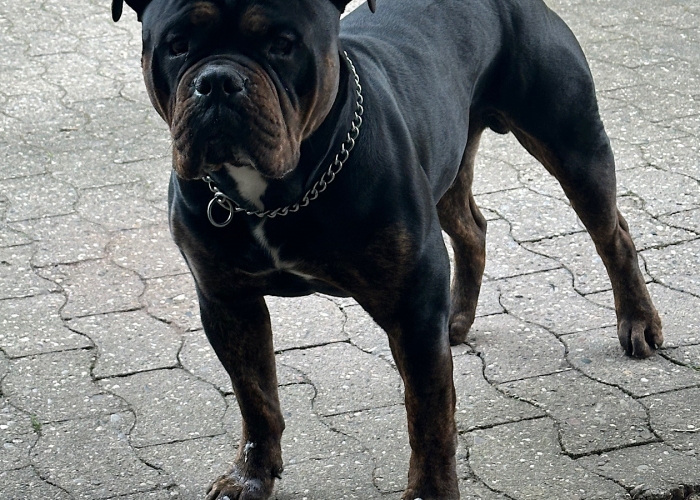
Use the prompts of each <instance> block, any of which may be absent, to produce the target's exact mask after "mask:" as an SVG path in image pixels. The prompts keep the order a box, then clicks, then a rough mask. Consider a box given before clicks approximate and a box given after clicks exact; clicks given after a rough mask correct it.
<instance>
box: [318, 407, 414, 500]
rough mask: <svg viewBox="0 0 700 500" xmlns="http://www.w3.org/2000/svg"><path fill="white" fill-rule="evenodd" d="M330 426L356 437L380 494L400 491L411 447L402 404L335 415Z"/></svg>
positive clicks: (402, 487)
mask: <svg viewBox="0 0 700 500" xmlns="http://www.w3.org/2000/svg"><path fill="white" fill-rule="evenodd" d="M328 421H329V423H330V425H331V427H332V428H333V429H337V430H338V431H339V432H341V433H343V434H347V435H348V436H351V437H352V438H354V439H356V440H358V441H359V442H360V443H362V445H363V446H364V448H365V449H366V450H367V451H368V452H369V453H370V455H371V456H372V458H373V460H374V463H375V464H376V469H375V470H374V474H373V476H374V484H375V485H376V486H377V488H379V490H380V491H381V492H383V493H387V492H396V491H403V490H404V489H405V488H406V472H407V471H408V460H409V457H410V456H411V447H410V445H409V443H408V428H407V424H406V408H405V407H404V406H403V405H399V406H391V407H388V408H378V409H374V410H366V411H361V412H355V413H346V414H344V415H337V416H335V417H331V418H329V419H328Z"/></svg>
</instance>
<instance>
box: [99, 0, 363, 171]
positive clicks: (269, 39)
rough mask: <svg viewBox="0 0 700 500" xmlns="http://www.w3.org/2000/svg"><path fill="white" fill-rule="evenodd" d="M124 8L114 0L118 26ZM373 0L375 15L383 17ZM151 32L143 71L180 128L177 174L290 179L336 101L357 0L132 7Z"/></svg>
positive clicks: (136, 3) (173, 127) (143, 0)
mask: <svg viewBox="0 0 700 500" xmlns="http://www.w3.org/2000/svg"><path fill="white" fill-rule="evenodd" d="M123 1H124V0H113V1H112V17H113V18H114V20H115V21H116V20H118V19H119V17H120V16H121V13H122V7H123ZM374 1H375V0H370V8H372V9H374ZM126 3H127V4H128V5H129V6H130V7H131V8H133V9H134V10H135V11H136V13H137V15H138V19H139V20H140V21H141V22H142V25H143V55H142V66H143V73H144V78H145V80H146V87H147V89H148V94H149V97H150V98H151V102H152V103H153V106H154V107H155V108H156V110H157V111H158V113H159V114H160V115H161V116H162V117H163V119H164V120H165V121H166V122H167V123H168V125H169V126H170V132H171V135H172V139H173V168H174V169H175V171H176V173H177V174H178V175H179V176H180V177H181V178H183V179H196V178H200V177H202V176H204V175H206V174H207V173H208V172H211V171H215V170H218V169H219V168H221V167H222V166H223V165H228V166H233V167H236V166H247V167H253V168H255V169H256V170H258V171H259V172H260V173H261V174H262V175H264V176H266V177H271V178H281V177H283V176H284V175H285V174H287V173H288V172H290V171H291V170H292V169H294V167H295V166H296V165H297V163H298V161H299V148H300V144H301V142H302V141H303V140H304V139H306V138H308V137H309V136H310V135H311V134H312V133H313V132H314V131H315V130H316V129H317V128H318V126H319V125H320V124H321V122H322V121H323V119H324V118H325V117H326V115H327V114H328V112H329V111H330V109H331V106H332V105H333V102H334V100H335V98H336V93H337V89H338V81H339V71H340V69H339V68H340V62H339V55H338V42H337V37H338V31H339V19H340V13H341V12H342V11H343V10H344V9H345V7H346V5H347V4H348V3H349V1H347V0H126Z"/></svg>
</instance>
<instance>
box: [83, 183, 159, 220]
mask: <svg viewBox="0 0 700 500" xmlns="http://www.w3.org/2000/svg"><path fill="white" fill-rule="evenodd" d="M116 207H119V209H117V208H116ZM76 208H77V210H78V212H79V213H80V215H81V216H82V217H83V218H84V219H85V220H88V221H90V222H94V223H96V224H101V225H102V226H103V227H104V228H105V229H107V230H109V231H118V230H122V229H137V228H140V227H144V226H148V225H152V224H162V223H164V222H165V221H166V220H167V214H165V213H164V212H162V211H160V210H158V209H156V208H155V207H153V206H152V205H151V204H150V203H149V202H148V201H146V200H144V188H143V187H142V186H140V185H135V184H123V185H118V186H106V187H102V188H95V189H86V190H84V191H83V192H82V194H81V197H80V202H79V203H78V204H77V207H76Z"/></svg>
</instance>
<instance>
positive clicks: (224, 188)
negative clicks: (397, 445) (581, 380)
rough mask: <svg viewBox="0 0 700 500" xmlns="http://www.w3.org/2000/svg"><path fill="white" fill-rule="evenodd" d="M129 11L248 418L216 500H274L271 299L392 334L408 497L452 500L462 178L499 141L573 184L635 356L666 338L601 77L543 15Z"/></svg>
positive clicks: (249, 0) (186, 222)
mask: <svg viewBox="0 0 700 500" xmlns="http://www.w3.org/2000/svg"><path fill="white" fill-rule="evenodd" d="M122 2H123V0H113V5H112V13H113V17H114V19H115V20H117V19H118V18H119V17H120V15H121V14H122V8H123V5H122ZM126 3H127V4H128V5H129V6H130V7H131V8H132V9H133V10H135V11H136V13H137V15H138V18H139V20H140V21H141V22H142V26H143V58H142V61H143V74H144V78H145V81H146V86H147V89H148V94H149V96H150V98H151V101H152V103H153V106H154V107H155V108H156V110H157V111H158V113H159V114H160V115H161V116H162V118H163V119H164V120H165V121H166V122H167V123H168V125H169V127H170V132H171V135H172V143H173V174H172V176H171V181H170V189H169V208H170V228H171V231H172V235H173V238H174V239H175V242H176V243H177V245H178V246H179V248H180V250H181V251H182V254H183V255H184V257H185V259H186V260H187V263H188V265H189V267H190V269H191V271H192V274H193V276H194V279H195V283H196V286H197V293H198V297H199V303H200V308H201V317H202V323H203V325H204V330H205V332H206V334H207V337H208V338H209V341H210V342H211V345H212V346H213V348H214V350H215V351H216V354H217V356H218V357H219V359H220V360H221V363H222V364H223V366H224V367H225V368H226V370H227V371H228V373H229V375H230V376H231V380H232V382H233V387H234V389H235V392H236V398H237V400H238V402H239V405H240V409H241V414H242V417H243V429H242V439H241V443H240V446H239V450H238V454H237V455H236V457H235V458H234V459H233V464H232V466H231V469H230V470H229V471H228V472H226V473H225V474H224V475H222V476H221V477H219V478H218V479H216V480H215V481H214V483H213V484H212V486H211V489H210V490H209V492H208V493H207V497H206V498H207V499H209V500H214V499H223V498H225V497H228V498H229V499H230V500H235V499H241V500H263V499H267V498H269V497H270V496H271V494H272V489H273V485H274V481H275V478H277V477H280V475H281V473H282V467H283V465H282V454H281V449H280V439H281V436H282V432H283V430H284V421H283V418H282V413H281V411H280V405H279V399H278V396H277V379H276V375H275V358H274V350H273V345H272V332H271V329H270V319H269V315H268V311H267V307H266V305H265V300H264V296H265V295H279V296H299V295H305V294H309V293H314V292H323V293H327V294H333V295H339V296H350V297H353V298H355V299H356V300H357V302H359V303H360V304H361V305H362V306H363V307H364V308H365V309H366V310H367V311H368V312H369V314H370V315H371V316H372V317H373V318H374V319H375V321H376V322H377V323H378V324H379V325H380V326H381V327H382V328H384V330H386V332H387V334H388V336H389V341H390V345H391V350H392V353H393V355H394V358H395V360H396V365H397V367H398V369H399V371H400V373H401V377H402V379H403V382H404V386H405V394H406V411H407V414H408V430H409V436H410V445H411V458H410V463H409V470H408V486H407V489H406V491H405V492H404V495H403V498H404V499H409V500H414V499H416V498H421V499H423V500H436V499H441V500H443V499H456V498H459V492H458V488H457V474H456V466H455V443H456V430H455V422H454V409H455V392H454V386H453V383H452V358H451V354H450V344H457V343H460V342H464V340H465V338H466V336H467V332H468V331H469V328H470V326H471V324H472V322H473V320H474V313H475V308H476V304H477V298H478V295H479V287H480V285H481V278H482V273H483V271H484V263H485V248H484V244H485V237H486V221H485V220H484V217H483V216H482V215H481V213H480V212H479V208H478V207H477V206H476V203H475V201H474V197H473V195H472V192H471V183H472V179H473V175H474V171H473V165H474V157H475V155H476V151H477V148H478V143H479V137H480V135H481V133H482V132H483V131H484V130H485V129H487V128H490V129H492V130H494V131H496V132H498V133H509V132H512V133H513V134H514V135H515V136H516V137H517V139H518V141H520V143H521V144H522V145H523V146H524V147H525V148H526V149H527V150H528V151H529V152H530V153H531V154H532V155H533V156H535V157H536V158H537V159H538V160H539V161H540V162H541V163H542V164H543V165H544V166H545V167H546V170H548V171H549V173H551V174H552V175H554V176H555V177H556V178H557V179H558V180H559V182H560V183H561V185H562V187H563V188H564V191H565V193H566V195H567V196H568V198H569V200H570V201H571V205H572V206H573V208H574V210H575V211H576V213H577V214H578V216H579V217H580V219H581V221H582V222H583V224H584V225H585V226H586V228H587V229H588V232H589V233H590V235H591V237H592V238H593V241H594V243H595V246H596V249H597V251H598V253H599V254H600V256H601V258H602V259H603V262H604V263H605V266H606V268H607V271H608V274H609V276H610V280H611V282H612V288H613V292H614V295H615V309H616V313H617V324H618V335H619V338H620V343H621V344H622V347H623V348H624V350H625V351H626V352H627V353H628V354H629V355H631V356H638V357H647V356H650V355H651V354H652V353H653V352H654V350H655V349H656V348H657V347H658V346H660V345H661V343H662V342H663V337H662V333H661V322H660V320H659V317H658V314H657V312H656V310H655V308H654V305H653V304H652V301H651V298H650V297H649V294H648V292H647V289H646V286H645V283H644V279H643V277H642V274H641V273H640V270H639V266H638V263H637V254H636V251H635V248H634V244H633V243H632V240H631V238H630V234H629V230H628V227H627V223H626V222H625V220H624V219H623V217H622V215H621V214H620V213H619V212H618V210H617V208H616V193H615V166H614V161H613V155H612V152H611V149H610V144H609V141H608V138H607V136H606V133H605V131H604V129H603V125H602V123H601V120H600V117H599V114H598V106H597V103H596V97H595V92H594V87H593V81H592V77H591V73H590V71H589V69H588V65H587V63H586V60H585V58H584V56H583V53H582V51H581V49H580V47H579V45H578V43H577V42H576V39H575V38H574V36H573V35H572V33H571V32H570V31H569V29H568V28H567V27H566V25H565V24H564V23H563V22H562V21H561V19H560V18H559V17H557V16H556V14H554V13H553V12H552V11H551V10H549V9H548V8H547V7H546V6H545V5H544V3H542V1H541V0H446V1H441V2H434V1H432V0H393V1H390V0H380V1H379V2H378V4H377V5H376V6H375V2H374V0H372V1H371V2H370V9H367V8H361V9H358V10H356V11H355V12H353V13H351V14H350V15H349V16H347V17H346V18H344V19H343V21H342V22H341V21H340V16H341V13H342V11H343V10H344V9H345V7H346V4H347V3H348V2H347V1H344V0H126ZM375 8H376V13H373V12H371V11H374V10H375ZM441 230H444V231H445V232H447V233H448V234H449V236H450V237H451V240H452V245H453V247H454V253H455V273H454V277H453V279H452V286H451V291H450V267H449V260H448V256H447V250H446V249H445V245H444V243H443V239H442V232H441Z"/></svg>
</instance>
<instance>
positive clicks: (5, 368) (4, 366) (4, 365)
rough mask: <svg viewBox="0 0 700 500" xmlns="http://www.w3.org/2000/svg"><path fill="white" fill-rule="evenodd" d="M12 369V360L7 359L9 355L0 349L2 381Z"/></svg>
mask: <svg viewBox="0 0 700 500" xmlns="http://www.w3.org/2000/svg"><path fill="white" fill-rule="evenodd" d="M9 371H10V360H9V359H7V356H5V353H4V352H3V351H2V350H0V381H2V379H3V378H4V377H5V375H7V372H9Z"/></svg>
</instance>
